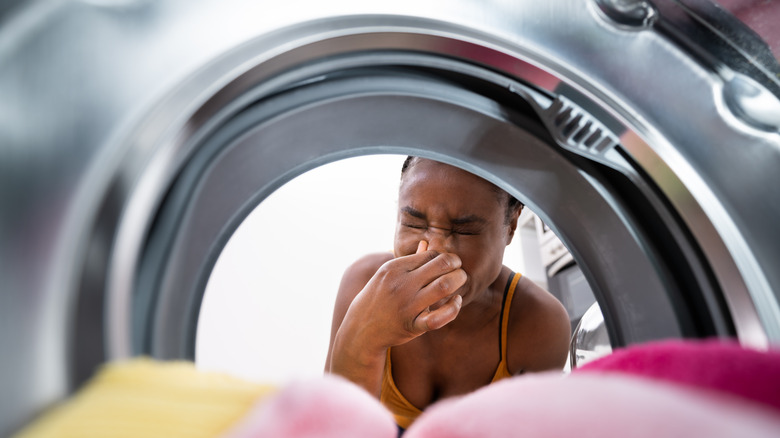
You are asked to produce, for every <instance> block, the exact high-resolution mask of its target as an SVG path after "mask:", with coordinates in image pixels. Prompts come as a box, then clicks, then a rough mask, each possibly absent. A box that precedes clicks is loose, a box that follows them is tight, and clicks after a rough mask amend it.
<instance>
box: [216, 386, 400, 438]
mask: <svg viewBox="0 0 780 438" xmlns="http://www.w3.org/2000/svg"><path fill="white" fill-rule="evenodd" d="M397 435H398V429H397V427H396V425H395V420H393V416H392V415H391V414H390V411H388V410H387V409H385V408H384V406H382V405H381V404H380V403H379V402H378V401H377V400H376V399H375V398H374V397H372V396H371V395H369V394H368V392H366V391H365V390H363V388H360V387H359V386H357V385H355V384H353V383H351V382H349V381H347V380H345V379H343V378H341V377H337V376H333V375H326V376H324V377H322V378H318V379H311V380H302V381H297V382H293V383H290V384H288V385H286V386H285V388H284V389H283V390H282V391H280V392H279V393H278V394H276V395H274V396H273V397H269V398H268V399H266V400H261V401H260V402H259V403H258V404H257V405H256V406H255V408H254V409H253V410H252V411H251V412H250V413H249V414H248V415H247V416H246V418H244V419H243V420H242V421H241V422H240V423H239V424H238V425H237V426H236V427H235V428H234V429H233V430H232V431H230V432H229V433H228V434H227V435H225V437H224V438H396V437H397Z"/></svg>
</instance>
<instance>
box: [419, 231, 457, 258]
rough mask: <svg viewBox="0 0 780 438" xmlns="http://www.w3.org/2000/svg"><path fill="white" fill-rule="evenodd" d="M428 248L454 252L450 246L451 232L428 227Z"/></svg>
mask: <svg viewBox="0 0 780 438" xmlns="http://www.w3.org/2000/svg"><path fill="white" fill-rule="evenodd" d="M425 237H426V240H427V241H428V249H432V250H435V251H439V252H454V251H453V248H452V238H451V237H452V232H451V231H450V230H445V229H442V228H435V227H428V231H427V232H426V236H425Z"/></svg>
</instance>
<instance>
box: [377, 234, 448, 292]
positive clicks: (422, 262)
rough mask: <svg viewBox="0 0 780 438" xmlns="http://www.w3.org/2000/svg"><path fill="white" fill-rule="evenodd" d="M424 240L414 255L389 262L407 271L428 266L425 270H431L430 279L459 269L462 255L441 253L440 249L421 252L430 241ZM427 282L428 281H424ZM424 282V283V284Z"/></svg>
mask: <svg viewBox="0 0 780 438" xmlns="http://www.w3.org/2000/svg"><path fill="white" fill-rule="evenodd" d="M422 242H424V241H421V243H419V244H418V245H417V250H418V252H417V253H415V254H412V255H408V256H403V257H398V258H396V259H393V260H391V261H390V262H388V263H389V264H392V265H393V266H395V267H400V268H402V269H405V270H406V271H407V272H411V271H415V270H417V269H420V268H422V267H426V266H427V265H429V264H430V265H431V266H427V268H426V269H425V271H429V273H428V274H424V275H428V277H429V278H428V281H431V280H433V279H434V278H436V277H437V276H439V275H441V274H443V273H446V272H450V271H452V270H455V269H458V268H460V266H461V260H460V257H458V256H457V255H456V254H454V253H439V252H438V251H435V250H432V249H428V250H424V251H422V252H419V251H420V250H421V249H422V248H423V247H427V245H428V243H427V242H426V243H424V244H423V243H422ZM424 284H427V283H424ZM424 284H423V285H424ZM421 286H422V285H421Z"/></svg>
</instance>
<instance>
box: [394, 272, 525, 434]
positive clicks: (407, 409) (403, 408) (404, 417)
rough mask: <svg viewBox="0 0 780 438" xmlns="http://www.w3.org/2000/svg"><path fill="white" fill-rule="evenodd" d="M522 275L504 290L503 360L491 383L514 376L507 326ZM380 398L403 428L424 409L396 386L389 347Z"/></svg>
mask: <svg viewBox="0 0 780 438" xmlns="http://www.w3.org/2000/svg"><path fill="white" fill-rule="evenodd" d="M520 277H522V275H521V274H513V275H510V276H509V281H507V285H506V289H505V290H504V302H503V304H502V305H501V326H500V329H499V333H498V339H499V343H500V345H501V360H500V361H499V362H498V367H497V368H496V372H495V374H493V380H491V383H492V382H496V381H498V380H501V379H503V378H506V377H511V376H512V374H510V372H509V369H508V368H507V364H506V344H507V327H508V326H509V307H510V306H511V304H512V297H513V296H514V294H515V288H516V287H517V282H518V280H520ZM380 400H381V402H382V404H383V405H384V406H385V407H386V408H388V409H389V410H390V412H392V413H393V416H394V417H395V421H396V423H398V426H400V427H401V428H403V429H407V428H408V427H409V426H410V425H411V424H412V422H414V420H416V419H417V417H419V416H420V414H422V410H420V409H418V408H417V407H416V406H415V405H413V404H412V403H410V402H409V400H407V399H406V397H404V395H403V394H401V391H399V390H398V387H397V386H395V381H394V380H393V366H392V361H391V360H390V349H389V348H388V349H387V361H386V362H385V372H384V376H383V377H382V393H381V395H380Z"/></svg>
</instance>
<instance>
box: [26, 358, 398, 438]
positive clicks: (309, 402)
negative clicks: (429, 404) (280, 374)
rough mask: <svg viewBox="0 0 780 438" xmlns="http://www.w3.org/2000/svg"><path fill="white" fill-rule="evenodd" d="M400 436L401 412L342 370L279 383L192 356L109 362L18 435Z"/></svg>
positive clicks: (83, 437)
mask: <svg viewBox="0 0 780 438" xmlns="http://www.w3.org/2000/svg"><path fill="white" fill-rule="evenodd" d="M220 436H224V437H225V438H266V437H267V438H271V437H273V438H309V437H311V438H313V437H322V438H366V437H376V438H395V437H396V436H397V428H396V426H395V422H394V421H393V417H392V415H391V414H390V412H389V411H387V410H386V409H385V408H384V407H383V406H382V405H381V404H380V403H379V401H377V400H376V399H374V398H373V397H371V396H370V395H369V394H368V393H367V392H366V391H364V390H363V389H362V388H360V387H358V386H357V385H354V384H352V383H350V382H348V381H347V380H345V379H343V378H340V377H337V376H324V377H322V378H319V379H312V380H308V381H300V382H294V383H290V384H288V385H285V386H284V387H283V388H282V389H277V388H275V387H274V386H271V385H260V384H256V383H251V382H248V381H245V380H242V379H238V378H234V377H231V376H228V375H224V374H220V373H214V372H203V371H198V370H197V369H196V368H195V366H194V364H192V363H189V362H159V361H153V360H149V359H136V360H132V361H127V362H120V363H112V364H109V365H105V366H104V367H103V368H102V369H101V370H100V371H99V372H98V374H97V375H96V376H95V377H94V378H93V379H92V380H91V381H90V382H89V383H88V384H87V385H86V386H85V387H84V388H82V389H81V390H79V391H78V392H77V393H76V395H74V396H73V397H72V398H71V399H70V400H68V401H66V402H64V403H62V404H61V405H60V406H57V407H55V408H53V409H52V410H51V411H50V412H47V413H45V414H44V415H43V416H42V417H41V418H39V419H38V420H37V421H35V422H34V423H32V424H31V425H29V426H28V427H27V428H25V429H24V430H22V431H21V432H20V433H19V434H17V435H16V437H15V438H71V437H72V438H92V437H94V438H105V437H112V438H124V437H127V438H140V437H143V438H155V437H160V438H162V437H165V438H217V437H220Z"/></svg>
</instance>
